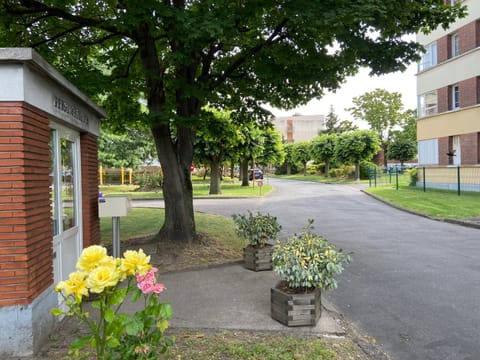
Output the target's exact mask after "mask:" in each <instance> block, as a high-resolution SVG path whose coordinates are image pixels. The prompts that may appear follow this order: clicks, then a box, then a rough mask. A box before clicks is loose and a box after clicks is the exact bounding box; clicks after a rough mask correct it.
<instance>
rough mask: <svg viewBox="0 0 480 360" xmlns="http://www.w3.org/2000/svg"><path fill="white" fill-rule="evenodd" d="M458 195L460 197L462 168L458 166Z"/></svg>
mask: <svg viewBox="0 0 480 360" xmlns="http://www.w3.org/2000/svg"><path fill="white" fill-rule="evenodd" d="M457 193H458V196H460V166H457Z"/></svg>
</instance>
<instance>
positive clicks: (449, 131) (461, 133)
mask: <svg viewBox="0 0 480 360" xmlns="http://www.w3.org/2000/svg"><path fill="white" fill-rule="evenodd" d="M445 2H446V3H450V0H445ZM462 4H463V5H466V6H467V7H468V16H466V17H465V18H463V19H459V20H458V21H457V22H455V23H454V24H453V25H452V26H451V27H450V28H449V29H447V30H444V29H443V28H442V27H439V28H438V29H436V30H435V31H433V32H431V33H429V34H422V33H419V34H417V41H418V42H420V43H421V44H422V45H423V46H424V47H425V49H426V53H425V54H423V56H422V60H421V61H420V63H419V72H418V74H417V96H418V122H417V140H418V153H419V156H418V157H419V165H420V166H433V167H439V166H451V165H456V166H465V165H468V166H472V165H473V166H476V165H478V164H479V163H480V65H479V64H480V1H478V0H464V1H462Z"/></svg>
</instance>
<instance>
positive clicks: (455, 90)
mask: <svg viewBox="0 0 480 360" xmlns="http://www.w3.org/2000/svg"><path fill="white" fill-rule="evenodd" d="M450 89H451V90H450V96H451V104H452V105H451V110H455V109H458V108H459V107H460V88H459V87H458V85H453V86H451V88H450Z"/></svg>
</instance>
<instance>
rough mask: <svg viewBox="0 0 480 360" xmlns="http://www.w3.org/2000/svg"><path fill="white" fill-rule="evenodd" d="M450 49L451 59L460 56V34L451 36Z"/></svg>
mask: <svg viewBox="0 0 480 360" xmlns="http://www.w3.org/2000/svg"><path fill="white" fill-rule="evenodd" d="M450 47H451V52H450V53H451V57H455V56H458V55H460V47H459V37H458V34H452V35H450Z"/></svg>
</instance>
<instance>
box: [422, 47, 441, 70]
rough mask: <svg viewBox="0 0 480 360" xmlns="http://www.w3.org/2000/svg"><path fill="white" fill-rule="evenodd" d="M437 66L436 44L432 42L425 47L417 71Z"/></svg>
mask: <svg viewBox="0 0 480 360" xmlns="http://www.w3.org/2000/svg"><path fill="white" fill-rule="evenodd" d="M434 65H437V43H436V42H432V43H430V44H428V45H426V46H425V52H424V53H423V55H422V58H421V59H420V63H419V64H418V71H423V70H426V69H428V68H429V67H432V66H434Z"/></svg>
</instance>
